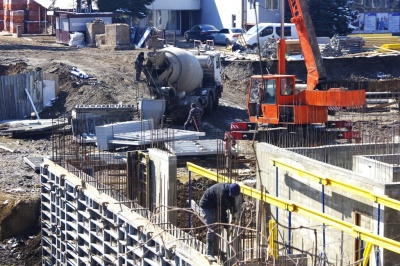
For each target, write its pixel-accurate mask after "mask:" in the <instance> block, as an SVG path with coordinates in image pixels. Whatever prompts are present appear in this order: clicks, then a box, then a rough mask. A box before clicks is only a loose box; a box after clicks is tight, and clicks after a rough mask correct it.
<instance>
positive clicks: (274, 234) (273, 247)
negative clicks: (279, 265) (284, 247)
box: [268, 220, 278, 261]
mask: <svg viewBox="0 0 400 266" xmlns="http://www.w3.org/2000/svg"><path fill="white" fill-rule="evenodd" d="M268 226H269V255H270V256H273V258H274V260H275V261H278V244H277V242H276V241H277V240H278V227H277V226H276V222H275V221H274V220H269V223H268Z"/></svg>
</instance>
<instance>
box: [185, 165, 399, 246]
mask: <svg viewBox="0 0 400 266" xmlns="http://www.w3.org/2000/svg"><path fill="white" fill-rule="evenodd" d="M187 167H188V170H189V171H191V172H195V173H197V174H199V175H201V176H204V177H207V178H209V179H211V180H214V181H217V182H230V181H229V179H228V178H227V177H225V176H223V175H219V174H216V173H214V172H212V171H210V170H207V169H204V168H202V167H200V166H198V165H195V164H193V163H187ZM238 184H239V185H240V190H241V192H242V193H243V194H245V195H247V196H250V197H252V198H255V199H257V200H262V201H264V202H267V203H269V204H272V205H274V206H277V207H279V208H281V209H285V210H287V211H291V212H296V213H298V214H300V215H302V216H305V217H309V218H311V219H313V220H315V221H320V222H322V223H325V224H326V225H330V226H332V227H334V228H337V229H339V230H341V231H343V232H345V233H347V234H349V235H351V236H353V237H355V238H358V239H360V240H363V241H366V242H370V243H371V244H374V245H376V246H379V247H382V248H384V249H387V250H391V251H393V252H395V253H398V254H400V242H397V241H394V240H392V239H389V238H387V237H383V236H379V235H376V234H374V233H371V232H370V231H368V230H366V229H364V228H361V227H359V226H356V225H353V224H351V223H349V222H345V221H343V220H340V219H338V218H335V217H333V216H330V215H327V214H325V213H322V212H319V211H315V210H312V209H310V208H307V207H305V206H302V205H300V204H295V203H294V202H292V201H290V200H283V199H279V198H277V197H274V196H272V195H269V194H265V193H261V191H259V190H256V189H253V188H251V187H249V186H246V185H243V184H242V183H240V182H238Z"/></svg>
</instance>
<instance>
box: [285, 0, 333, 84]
mask: <svg viewBox="0 0 400 266" xmlns="http://www.w3.org/2000/svg"><path fill="white" fill-rule="evenodd" d="M288 1H289V7H290V11H291V12H292V18H291V19H290V21H291V22H292V23H294V24H295V25H296V30H297V34H298V36H299V42H300V46H301V49H302V51H303V57H304V62H305V64H306V68H307V90H314V89H315V86H316V85H317V84H318V83H319V82H320V81H322V80H326V78H327V75H326V71H325V66H324V63H323V60H322V56H321V52H320V50H319V47H318V42H317V37H316V35H315V30H314V27H313V24H312V20H311V16H310V12H309V8H308V3H307V0H288ZM280 60H281V59H280Z"/></svg>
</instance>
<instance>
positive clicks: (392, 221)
mask: <svg viewBox="0 0 400 266" xmlns="http://www.w3.org/2000/svg"><path fill="white" fill-rule="evenodd" d="M385 194H386V195H387V196H389V197H390V198H393V199H396V200H400V183H396V184H390V185H386V186H385ZM383 219H384V220H385V223H386V226H385V228H384V230H383V231H381V232H380V233H381V234H382V233H383V235H384V236H386V237H389V238H393V239H396V240H398V238H399V235H400V227H399V226H398V224H399V221H400V212H399V210H393V209H391V208H385V212H384V218H383ZM381 256H382V255H381ZM383 257H384V264H382V265H385V266H395V265H398V262H399V261H400V255H399V254H397V253H394V252H392V251H389V250H384V251H383Z"/></svg>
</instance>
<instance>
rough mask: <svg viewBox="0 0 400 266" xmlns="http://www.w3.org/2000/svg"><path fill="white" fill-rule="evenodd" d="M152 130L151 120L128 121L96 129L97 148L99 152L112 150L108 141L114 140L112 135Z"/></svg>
mask: <svg viewBox="0 0 400 266" xmlns="http://www.w3.org/2000/svg"><path fill="white" fill-rule="evenodd" d="M152 129H154V123H153V119H149V120H141V121H129V122H122V123H116V124H109V125H103V126H97V127H96V139H97V147H98V149H99V150H101V151H108V150H112V149H113V148H114V146H113V145H112V144H109V143H108V141H109V140H111V139H113V138H114V134H120V133H126V132H140V131H143V130H152Z"/></svg>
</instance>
